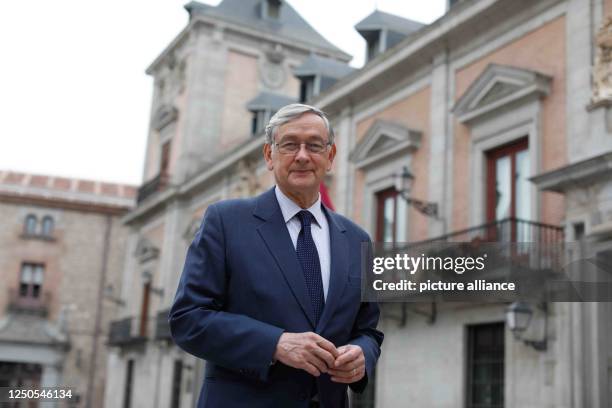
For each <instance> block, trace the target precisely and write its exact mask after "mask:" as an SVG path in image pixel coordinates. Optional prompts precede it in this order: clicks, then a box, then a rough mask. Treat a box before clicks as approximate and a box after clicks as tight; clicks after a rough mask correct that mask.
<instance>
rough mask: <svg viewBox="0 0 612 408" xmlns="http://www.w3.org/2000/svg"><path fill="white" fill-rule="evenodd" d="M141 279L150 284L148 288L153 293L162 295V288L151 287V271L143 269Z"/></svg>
mask: <svg viewBox="0 0 612 408" xmlns="http://www.w3.org/2000/svg"><path fill="white" fill-rule="evenodd" d="M142 280H143V281H144V282H145V283H150V284H151V286H150V287H149V290H150V291H151V292H153V293H155V294H156V295H157V296H164V288H155V287H153V274H152V273H151V271H148V270H145V271H143V272H142Z"/></svg>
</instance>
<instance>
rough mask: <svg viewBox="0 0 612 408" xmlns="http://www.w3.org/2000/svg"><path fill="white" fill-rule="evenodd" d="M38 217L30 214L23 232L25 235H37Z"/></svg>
mask: <svg viewBox="0 0 612 408" xmlns="http://www.w3.org/2000/svg"><path fill="white" fill-rule="evenodd" d="M37 223H38V222H37V220H36V216H35V215H34V214H28V216H27V217H26V219H25V224H24V226H23V232H24V234H25V235H36V224H37Z"/></svg>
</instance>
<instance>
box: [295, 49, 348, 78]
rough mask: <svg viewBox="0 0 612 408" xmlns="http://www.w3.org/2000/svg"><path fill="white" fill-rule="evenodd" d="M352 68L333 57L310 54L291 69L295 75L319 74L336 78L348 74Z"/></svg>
mask: <svg viewBox="0 0 612 408" xmlns="http://www.w3.org/2000/svg"><path fill="white" fill-rule="evenodd" d="M354 70H355V69H354V68H352V67H350V66H349V65H348V64H345V63H343V62H340V61H337V60H335V59H331V58H325V57H321V56H319V55H314V54H311V55H310V56H309V57H308V58H306V59H305V60H304V61H303V62H302V65H300V66H299V67H297V68H295V69H294V70H293V74H294V75H295V76H297V77H301V76H309V75H317V74H320V75H323V76H326V77H330V78H336V79H337V78H342V77H343V76H345V75H348V74H350V73H351V72H353V71H354Z"/></svg>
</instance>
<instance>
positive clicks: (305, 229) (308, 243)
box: [296, 211, 325, 324]
mask: <svg viewBox="0 0 612 408" xmlns="http://www.w3.org/2000/svg"><path fill="white" fill-rule="evenodd" d="M297 216H298V218H299V219H300V221H301V223H302V229H301V230H300V234H299V235H298V239H297V247H296V251H297V257H298V260H299V261H300V264H301V265H302V269H303V271H304V278H305V279H306V287H307V289H308V294H309V295H310V302H311V303H312V308H313V309H314V317H315V324H317V323H319V318H320V317H321V313H323V306H324V305H325V298H324V294H323V278H321V263H320V262H319V253H318V252H317V247H316V246H315V243H314V240H313V239H312V234H311V231H310V225H311V223H312V220H313V218H314V216H313V215H312V214H311V213H310V212H309V211H300V212H299V213H298V214H297Z"/></svg>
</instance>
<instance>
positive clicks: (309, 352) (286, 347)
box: [274, 332, 339, 377]
mask: <svg viewBox="0 0 612 408" xmlns="http://www.w3.org/2000/svg"><path fill="white" fill-rule="evenodd" d="M338 355H339V354H338V351H337V350H336V346H334V344H333V343H331V342H330V341H328V340H325V339H324V338H323V337H321V336H319V335H318V334H316V333H312V332H307V333H283V334H282V335H281V336H280V339H279V340H278V344H277V345H276V352H275V353H274V359H275V360H278V361H280V362H281V363H283V364H285V365H288V366H290V367H293V368H299V369H302V370H305V371H307V372H308V373H309V374H312V375H314V376H315V377H318V376H319V375H321V373H326V372H328V371H329V367H333V366H334V362H335V361H336V357H338Z"/></svg>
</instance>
